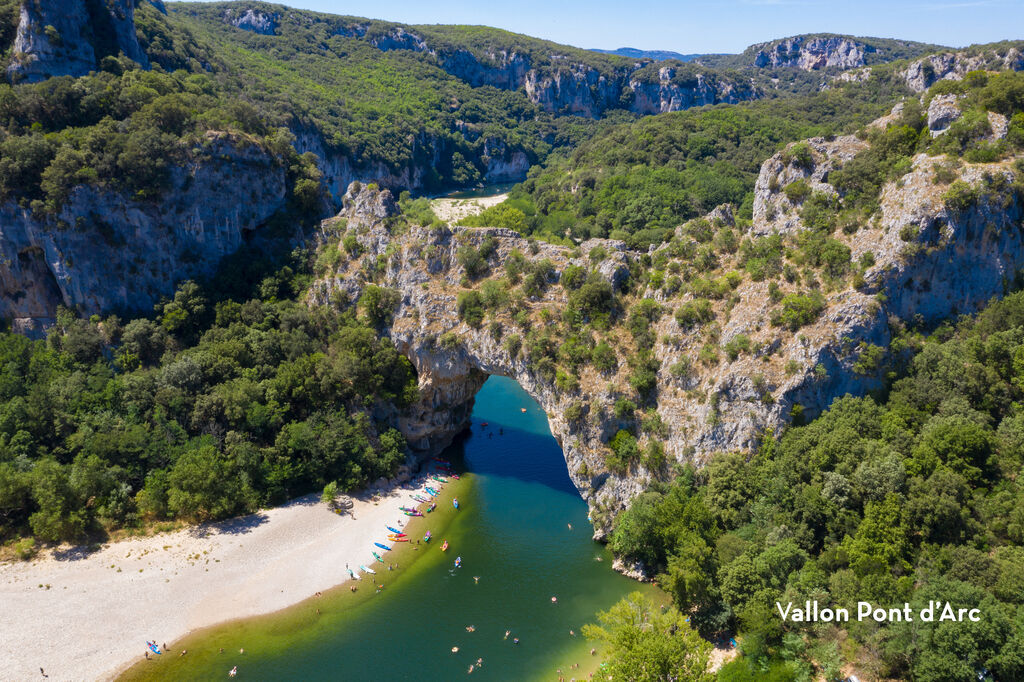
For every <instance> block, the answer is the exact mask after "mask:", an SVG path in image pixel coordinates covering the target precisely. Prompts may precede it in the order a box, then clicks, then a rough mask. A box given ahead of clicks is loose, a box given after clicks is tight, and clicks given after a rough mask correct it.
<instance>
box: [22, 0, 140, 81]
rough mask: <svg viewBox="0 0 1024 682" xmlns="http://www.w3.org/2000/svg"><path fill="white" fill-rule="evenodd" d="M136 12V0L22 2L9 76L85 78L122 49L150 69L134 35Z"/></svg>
mask: <svg viewBox="0 0 1024 682" xmlns="http://www.w3.org/2000/svg"><path fill="white" fill-rule="evenodd" d="M134 15H135V0H110V1H109V2H87V0H45V1H43V2H29V1H28V0H26V1H25V2H23V3H22V4H21V10H20V15H19V20H18V29H17V34H16V36H15V39H14V45H13V46H11V58H10V61H9V63H8V65H7V76H8V78H9V79H11V80H13V81H16V82H18V81H29V82H34V81H41V80H44V79H46V78H49V77H51V76H82V75H85V74H87V73H89V71H92V70H94V69H95V68H96V67H97V66H98V65H99V62H100V60H101V59H102V58H103V57H106V56H108V55H114V56H116V55H117V54H118V53H119V52H121V53H124V54H125V56H127V57H128V58H129V59H132V60H134V61H135V62H138V63H139V64H140V65H142V66H143V67H148V66H149V60H148V59H147V57H146V54H145V53H144V52H143V51H142V48H140V47H139V42H138V39H137V38H136V36H135V16H134Z"/></svg>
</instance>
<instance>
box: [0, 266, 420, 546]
mask: <svg viewBox="0 0 1024 682" xmlns="http://www.w3.org/2000/svg"><path fill="white" fill-rule="evenodd" d="M260 258H261V256H260V254H258V253H257V252H253V251H248V252H240V253H239V254H237V256H236V257H234V258H233V260H232V262H231V263H228V264H226V266H225V268H224V270H223V273H222V274H221V275H220V276H219V277H218V278H215V279H212V280H210V281H208V282H204V283H197V282H192V281H188V282H184V283H183V284H181V285H180V287H179V288H178V290H177V292H176V293H175V295H174V297H173V298H170V299H168V300H166V301H164V302H163V303H162V304H160V305H159V306H158V310H157V311H156V312H155V315H154V316H153V317H139V318H136V319H132V320H120V319H118V318H117V317H116V316H107V317H103V318H101V317H99V316H94V317H92V318H90V319H80V318H77V317H76V316H75V315H74V314H72V313H71V312H69V311H67V310H62V311H61V312H60V313H59V315H58V319H57V324H56V325H55V326H54V327H53V328H52V329H51V330H50V331H49V333H48V335H47V338H46V339H45V340H38V341H31V340H29V339H27V338H25V337H24V336H22V335H20V334H14V333H10V332H7V333H4V334H2V335H0V539H3V540H9V539H11V538H17V537H18V536H26V539H25V540H23V541H21V542H20V543H18V544H16V545H15V547H16V550H17V551H18V552H19V553H21V554H23V555H26V556H30V555H31V553H32V552H33V551H34V549H35V547H36V546H35V544H34V541H33V540H32V539H31V538H38V539H39V540H43V541H50V542H59V541H83V540H87V539H89V538H96V537H103V536H105V535H107V534H109V533H110V532H112V531H116V530H119V529H126V528H127V529H130V528H137V527H140V526H142V525H146V524H153V523H157V524H158V523H159V522H161V521H164V520H171V519H183V520H188V521H193V522H194V521H206V520H212V519H220V518H225V517H228V516H233V515H238V514H244V513H248V512H252V511H256V510H258V509H260V508H264V507H266V506H269V505H274V504H279V503H282V502H284V501H286V500H289V499H292V498H294V497H296V496H298V495H301V494H304V493H308V492H311V491H318V490H321V489H322V488H323V487H324V486H325V485H326V484H328V483H332V482H333V483H335V484H336V486H337V489H338V490H341V491H344V490H355V489H360V488H363V487H365V486H366V485H367V484H368V483H370V482H372V481H374V480H376V479H378V478H380V477H390V476H393V475H394V474H395V472H396V470H397V468H398V466H400V465H401V464H402V463H404V462H405V456H406V448H405V440H404V438H403V437H402V435H401V434H400V433H399V432H398V431H397V430H396V429H394V428H392V427H390V426H388V425H387V424H383V423H379V422H377V421H376V420H375V419H374V418H373V416H372V415H373V414H374V410H373V408H374V407H375V406H378V405H393V406H396V407H398V408H401V406H403V405H406V404H408V403H409V402H411V401H414V400H415V399H416V398H417V396H418V391H417V388H416V377H415V373H414V371H413V369H412V365H411V364H410V363H409V361H408V360H407V359H406V358H405V357H404V356H402V355H400V354H399V353H398V352H397V351H396V350H395V348H394V346H393V345H391V343H390V341H388V340H386V339H380V338H379V337H378V334H377V330H376V329H375V328H374V326H373V324H372V323H371V322H370V318H368V317H365V316H357V315H356V313H355V312H354V311H349V312H345V313H341V312H339V311H337V310H333V309H326V308H310V307H308V306H307V305H306V304H305V303H303V302H301V301H299V300H297V296H298V294H300V293H302V292H303V291H304V290H305V287H306V286H307V285H308V282H309V280H310V270H309V266H310V264H311V255H310V254H309V253H308V252H305V251H298V252H296V253H294V254H292V256H291V257H290V258H288V259H287V260H288V263H287V264H284V265H282V266H280V267H279V268H277V269H270V270H268V274H266V275H265V276H263V277H262V278H260V279H250V278H251V277H252V275H253V274H254V272H258V270H254V269H253V268H252V267H250V266H249V265H248V264H249V263H252V262H254V261H259V260H260ZM252 282H256V284H255V285H254V284H252ZM232 291H235V292H239V293H240V295H236V296H235V297H230V296H225V295H224V293H223V292H232Z"/></svg>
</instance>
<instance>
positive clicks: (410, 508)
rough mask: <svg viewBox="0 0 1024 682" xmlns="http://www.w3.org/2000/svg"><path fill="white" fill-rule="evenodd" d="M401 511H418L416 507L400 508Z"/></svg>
mask: <svg viewBox="0 0 1024 682" xmlns="http://www.w3.org/2000/svg"><path fill="white" fill-rule="evenodd" d="M399 509H401V510H402V511H404V512H411V511H416V508H415V507H399Z"/></svg>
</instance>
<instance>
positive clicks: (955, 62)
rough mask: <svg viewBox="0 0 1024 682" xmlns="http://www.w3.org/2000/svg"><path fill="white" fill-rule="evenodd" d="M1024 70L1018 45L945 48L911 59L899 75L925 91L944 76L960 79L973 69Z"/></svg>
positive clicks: (1023, 60)
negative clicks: (973, 51) (975, 49)
mask: <svg viewBox="0 0 1024 682" xmlns="http://www.w3.org/2000/svg"><path fill="white" fill-rule="evenodd" d="M977 70H1008V71H1024V54H1022V53H1021V51H1020V50H1019V49H1018V48H1016V47H1010V48H1008V49H1006V50H1005V51H996V50H992V51H985V52H979V53H976V54H969V53H967V52H944V53H941V54H935V55H930V56H928V57H924V58H922V59H918V60H915V61H912V62H910V64H909V65H908V66H907V68H906V69H904V70H902V71H900V72H899V73H898V75H899V76H900V77H901V78H902V79H903V81H904V82H905V83H906V84H907V87H909V88H910V89H911V90H912V91H914V92H924V91H925V90H927V89H928V88H930V87H931V86H932V85H934V84H935V83H936V82H937V81H940V80H960V79H961V78H963V77H964V75H965V74H967V73H968V72H969V71H977Z"/></svg>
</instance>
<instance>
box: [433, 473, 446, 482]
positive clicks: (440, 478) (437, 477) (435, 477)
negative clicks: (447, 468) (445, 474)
mask: <svg viewBox="0 0 1024 682" xmlns="http://www.w3.org/2000/svg"><path fill="white" fill-rule="evenodd" d="M431 478H432V479H434V480H435V481H437V482H438V483H447V482H448V479H446V478H442V477H441V476H437V475H434V476H431Z"/></svg>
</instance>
